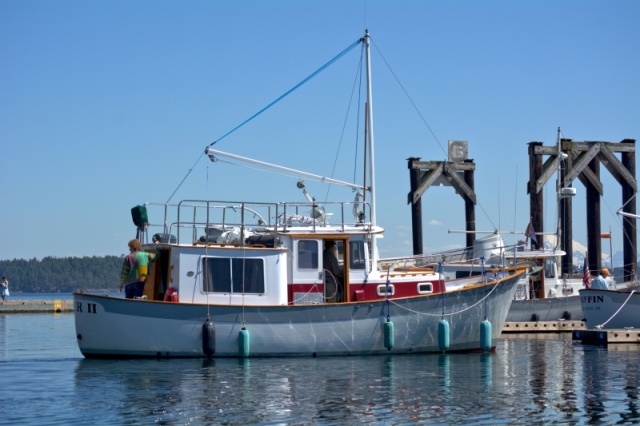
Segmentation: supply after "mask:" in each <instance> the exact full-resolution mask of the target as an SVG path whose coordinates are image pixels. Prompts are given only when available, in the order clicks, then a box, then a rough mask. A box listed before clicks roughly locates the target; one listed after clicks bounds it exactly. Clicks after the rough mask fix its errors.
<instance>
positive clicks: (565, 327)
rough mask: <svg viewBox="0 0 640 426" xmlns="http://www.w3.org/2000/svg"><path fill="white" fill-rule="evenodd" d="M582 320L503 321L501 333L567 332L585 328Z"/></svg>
mask: <svg viewBox="0 0 640 426" xmlns="http://www.w3.org/2000/svg"><path fill="white" fill-rule="evenodd" d="M586 329H587V325H586V323H585V322H584V321H571V320H558V321H523V322H505V323H504V326H503V327H502V332H503V333H569V332H574V331H576V330H586Z"/></svg>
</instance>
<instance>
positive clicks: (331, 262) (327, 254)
mask: <svg viewBox="0 0 640 426" xmlns="http://www.w3.org/2000/svg"><path fill="white" fill-rule="evenodd" d="M336 253H337V247H336V243H335V241H331V240H330V241H327V242H326V243H325V245H324V252H323V253H322V263H323V267H324V286H325V295H326V298H327V302H341V301H342V295H343V288H344V284H343V276H342V270H341V269H340V265H339V264H338V257H337V256H336Z"/></svg>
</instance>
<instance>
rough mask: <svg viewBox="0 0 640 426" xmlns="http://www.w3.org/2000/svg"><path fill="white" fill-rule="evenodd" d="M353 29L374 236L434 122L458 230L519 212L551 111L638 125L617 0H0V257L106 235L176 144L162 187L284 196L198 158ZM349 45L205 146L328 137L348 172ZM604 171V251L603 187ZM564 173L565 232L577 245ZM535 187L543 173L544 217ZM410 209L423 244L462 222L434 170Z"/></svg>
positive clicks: (613, 138) (614, 126)
mask: <svg viewBox="0 0 640 426" xmlns="http://www.w3.org/2000/svg"><path fill="white" fill-rule="evenodd" d="M365 28H368V29H369V31H370V33H371V37H372V41H373V43H374V47H373V49H372V53H373V67H374V70H373V83H374V119H375V140H376V160H377V171H378V174H377V179H378V193H377V195H378V222H379V223H380V225H382V226H384V227H385V228H386V234H385V239H384V240H382V241H381V242H380V246H381V250H382V254H383V256H394V255H402V254H410V253H411V247H412V245H411V211H410V207H409V206H408V205H407V202H406V199H407V193H408V192H409V174H408V169H407V162H406V159H407V158H408V157H421V158H422V159H423V160H445V159H446V151H445V150H446V146H447V141H448V140H467V141H469V157H470V158H473V159H474V160H475V162H476V166H477V170H476V175H475V185H476V193H477V195H478V201H479V205H478V206H477V209H476V218H477V229H478V230H491V229H494V228H500V229H502V230H505V231H513V230H516V231H524V229H525V228H526V225H527V222H528V216H529V213H528V212H529V204H528V196H527V194H526V184H527V179H528V173H529V172H528V155H527V143H528V142H531V141H541V142H544V144H545V145H553V144H555V140H556V131H557V128H558V127H560V128H561V129H562V133H563V136H564V137H566V138H571V139H573V140H577V141H585V140H591V141H610V142H619V141H621V140H622V139H625V138H632V139H638V138H640V78H639V77H638V76H639V75H640V2H639V1H635V0H628V1H618V0H613V1H611V0H607V1H571V0H568V1H555V0H554V1H507V0H504V1H422V0H420V1H418V0H416V1H364V0H355V1H326V0H323V1H293V0H291V1H278V0H272V1H238V0H234V1H224V0H223V1H145V0H140V1H133V2H132V1H128V0H127V1H117V0H112V1H84V0H82V1H81V0H78V1H69V0H59V1H48V0H47V1H40V0H32V1H22V0H3V1H2V2H0V64H1V65H0V170H1V171H2V178H1V184H0V200H1V208H0V259H14V258H34V257H35V258H42V257H44V256H57V257H65V256H85V255H88V256H93V255H119V254H122V253H125V252H126V243H127V241H128V240H129V239H130V238H133V237H134V236H135V229H134V226H133V224H132V223H131V216H130V209H131V207H133V206H135V205H137V204H141V203H144V202H147V201H152V202H163V201H166V200H167V199H168V198H169V196H170V195H171V193H172V192H173V191H174V190H175V189H176V187H177V186H178V184H179V183H180V181H181V180H182V179H183V178H184V176H185V175H186V173H187V171H188V170H189V169H190V168H192V166H193V165H194V164H196V167H194V171H193V172H192V173H191V175H190V176H189V178H188V179H187V181H186V182H185V184H184V185H183V186H182V187H181V188H180V190H179V191H178V193H177V194H176V196H175V197H174V201H177V200H179V199H181V198H187V197H194V198H205V197H209V198H214V199H232V200H239V199H245V198H249V199H252V200H255V201H292V200H300V201H303V200H302V197H301V195H300V193H299V191H298V190H297V189H296V188H295V180H291V179H284V178H282V177H280V176H273V175H271V176H266V177H265V176H264V175H262V174H259V173H256V172H252V171H250V170H246V169H242V168H239V167H234V166H230V165H227V164H220V163H218V164H215V165H212V164H211V163H209V162H208V161H205V159H201V160H200V161H199V162H197V163H196V160H198V158H199V157H200V156H201V155H202V152H203V150H204V148H205V147H206V146H207V145H208V144H209V143H211V142H212V141H214V140H216V139H217V138H219V137H220V136H222V135H223V134H225V133H226V132H227V131H228V130H230V129H232V128H233V127H234V126H236V125H237V124H239V123H240V122H242V121H243V120H245V119H246V118H248V117H250V116H251V115H252V114H253V113H255V112H257V111H258V110H259V109H261V108H262V107H264V106H265V105H267V104H268V103H269V102H271V101H272V100H274V99H275V98H277V97H278V96H280V95H282V94H283V93H284V92H285V91H287V90H288V89H289V88H291V87H292V86H294V85H295V84H297V83H298V82H300V81H301V80H302V79H303V78H304V77H306V76H307V75H309V74H310V73H311V72H313V71H315V70H316V69H317V68H318V67H320V66H321V65H322V64H324V63H325V62H326V61H328V60H329V59H330V58H332V57H333V56H334V55H336V54H337V53H339V52H340V51H342V50H343V49H344V48H346V47H347V46H348V45H349V44H351V43H352V42H354V41H355V40H357V39H358V38H359V37H361V36H362V35H363V34H364V29H365ZM357 52H358V51H357V49H356V50H354V51H352V52H351V53H350V54H349V55H347V56H346V57H345V58H343V59H342V60H341V61H340V62H339V63H338V64H336V65H335V66H334V67H331V68H330V69H329V70H327V71H325V72H323V73H322V74H321V75H320V76H318V77H317V78H315V79H313V80H312V81H311V82H309V83H308V84H307V85H305V86H304V87H303V88H301V89H299V90H297V91H296V92H294V93H293V94H292V95H290V96H288V97H287V98H286V99H285V100H283V101H282V102H281V103H280V104H278V105H277V106H275V107H273V108H271V109H269V110H268V111H267V112H266V113H264V114H263V115H261V116H260V117H258V118H257V119H255V120H254V121H252V122H251V123H250V124H248V125H246V126H244V127H243V128H242V129H240V130H238V131H237V132H235V133H233V134H232V135H230V136H229V137H227V138H225V139H224V140H223V141H221V142H220V143H218V144H217V145H216V147H217V148H218V149H221V150H224V151H228V152H232V153H235V154H239V155H243V156H249V157H252V158H256V159H259V160H263V161H268V162H273V163H277V164H280V165H283V166H288V167H293V168H296V169H301V170H304V171H308V172H311V173H316V174H321V175H331V174H332V169H333V166H334V158H335V156H336V152H337V151H338V147H339V146H340V153H341V155H342V154H346V157H347V159H346V160H344V161H342V160H341V161H339V162H338V163H337V166H338V167H337V169H336V171H335V172H333V176H334V177H335V178H337V179H343V180H352V178H353V167H352V166H353V162H354V160H353V155H352V152H353V150H354V148H353V147H352V146H353V143H354V140H355V135H354V134H353V132H350V133H346V134H345V135H344V136H343V137H342V139H341V132H342V128H343V124H344V122H345V116H346V115H347V108H348V105H349V97H350V91H351V87H352V84H353V80H354V76H355V64H356V62H357V58H358V53H357ZM380 53H381V54H382V55H383V56H384V59H385V61H386V62H385V61H383V60H382V59H381V57H380ZM387 63H388V65H389V66H390V68H389V67H388V66H387ZM394 76H395V77H394ZM396 78H397V79H398V80H399V81H400V83H401V84H402V88H401V87H400V86H399V84H398V82H397V81H396ZM403 90H404V91H406V93H408V95H409V96H410V98H408V97H407V96H406V95H405V92H404V91H403ZM412 103H413V104H415V106H416V107H417V109H418V111H419V114H421V115H422V117H424V119H425V120H426V122H427V124H428V126H429V127H430V129H431V130H432V132H433V134H432V132H431V131H429V129H428V128H427V127H426V126H425V123H424V122H423V121H422V119H421V117H420V115H419V114H418V112H416V109H414V107H413V105H412ZM352 108H355V107H352ZM350 113H351V114H353V109H352V110H351V111H350ZM434 135H435V137H434ZM340 144H341V145H340ZM349 156H350V157H349ZM341 158H342V157H341ZM602 175H603V181H604V184H605V196H604V199H603V202H602V218H603V224H602V229H603V230H608V229H609V227H611V228H612V231H613V234H614V239H613V243H614V252H615V251H617V250H619V249H620V247H621V244H622V235H621V232H622V231H621V228H620V226H619V219H618V218H617V217H616V216H615V214H614V212H615V211H616V210H617V209H618V208H620V206H621V203H622V201H621V193H620V189H619V186H618V185H617V184H616V183H615V182H614V181H613V180H612V179H611V178H610V176H609V174H608V172H607V171H606V169H604V168H602ZM575 186H576V187H577V189H578V196H577V197H576V199H575V200H574V236H575V238H576V240H577V241H579V242H580V243H582V244H586V230H585V229H584V228H585V211H586V208H587V206H586V201H585V195H584V188H583V187H582V185H581V184H580V182H578V181H576V183H575ZM309 189H310V191H311V192H312V193H313V194H314V195H316V196H317V197H318V198H319V199H322V198H323V197H324V194H325V191H326V190H325V189H324V188H322V187H321V186H320V184H309ZM332 191H334V190H333V189H332ZM332 194H333V192H332ZM336 194H338V191H336ZM554 200H555V195H554V194H553V193H552V192H551V191H547V195H545V205H546V207H545V224H546V227H547V228H548V229H545V231H547V232H552V231H554V226H555V207H554V203H555V201H554ZM423 213H424V217H423V221H424V248H425V251H427V252H428V251H434V250H438V249H444V248H452V247H456V246H457V247H460V246H462V245H463V244H464V241H465V239H464V236H463V235H461V234H450V233H449V232H448V231H449V230H452V229H463V228H464V223H465V222H464V204H463V201H462V198H461V197H460V196H458V195H456V194H454V192H453V190H452V189H451V188H432V189H430V190H429V191H427V193H426V194H425V197H424V198H423ZM520 237H522V236H520ZM604 247H605V245H604V244H603V248H604Z"/></svg>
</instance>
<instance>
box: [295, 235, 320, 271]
mask: <svg viewBox="0 0 640 426" xmlns="http://www.w3.org/2000/svg"><path fill="white" fill-rule="evenodd" d="M298 269H314V270H317V269H318V241H316V240H300V241H298Z"/></svg>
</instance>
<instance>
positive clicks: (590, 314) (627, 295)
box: [580, 288, 640, 329]
mask: <svg viewBox="0 0 640 426" xmlns="http://www.w3.org/2000/svg"><path fill="white" fill-rule="evenodd" d="M580 299H581V302H582V310H583V312H584V314H585V317H586V322H587V328H590V329H592V328H604V329H623V328H629V327H633V328H639V327H640V314H639V312H640V292H638V289H637V288H635V289H629V290H624V291H620V290H595V289H588V290H586V289H585V290H580Z"/></svg>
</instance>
